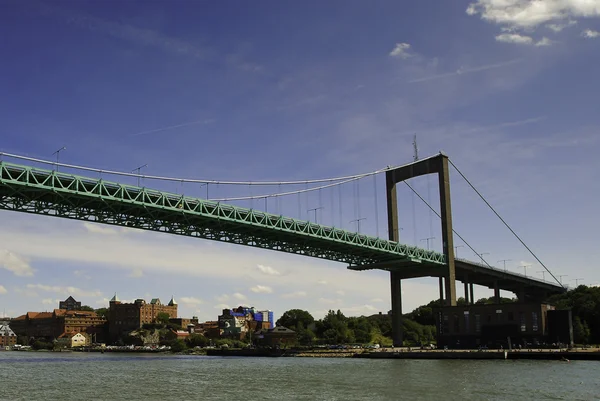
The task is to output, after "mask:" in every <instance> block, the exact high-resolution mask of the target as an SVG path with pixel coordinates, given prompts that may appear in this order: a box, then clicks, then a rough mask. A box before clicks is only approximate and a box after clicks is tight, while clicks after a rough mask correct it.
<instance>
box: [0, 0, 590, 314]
mask: <svg viewBox="0 0 600 401" xmlns="http://www.w3.org/2000/svg"><path fill="white" fill-rule="evenodd" d="M0 7H1V12H0V37H2V38H3V40H2V41H0V54H2V57H1V58H0V60H1V61H0V91H1V92H2V94H3V96H2V97H0V138H1V139H2V140H1V141H0V151H3V152H9V153H16V154H21V155H27V156H31V157H38V158H43V159H52V158H53V156H52V153H53V152H54V151H55V150H56V149H58V148H60V147H62V146H66V147H67V149H66V150H65V151H63V152H61V154H60V158H61V161H62V162H65V163H72V164H79V165H85V166H92V167H98V168H104V169H113V170H122V171H131V170H132V169H134V168H136V167H138V166H141V165H143V164H148V167H146V168H144V172H145V173H146V174H156V175H165V176H167V175H168V176H175V177H188V178H202V179H217V180H250V181H259V180H295V179H298V180H300V179H308V178H323V177H333V176H340V175H347V174H355V173H361V172H367V171H373V170H376V169H379V168H382V167H385V166H387V165H398V164H404V163H406V162H408V161H410V160H411V158H412V152H413V150H412V145H411V143H412V136H413V135H414V134H415V133H416V134H417V137H418V143H419V152H420V155H421V156H422V157H425V156H428V155H432V154H435V153H437V152H438V151H440V150H443V151H444V152H446V153H447V154H448V155H449V156H450V158H451V159H452V160H453V161H454V162H455V163H456V164H457V166H458V167H459V168H460V169H461V170H462V171H463V172H464V173H465V174H466V175H467V176H468V178H469V179H470V180H471V181H472V182H473V183H474V184H475V185H476V186H477V187H478V189H480V190H481V191H482V192H483V194H484V195H485V196H486V197H487V198H488V199H489V200H490V201H491V202H492V204H493V205H495V206H496V207H497V209H498V211H499V212H500V213H501V214H502V216H503V217H504V218H505V219H506V220H507V221H508V222H509V223H510V224H512V226H513V227H514V228H515V230H516V231H517V232H518V233H519V234H520V235H522V237H523V238H524V240H525V241H526V242H527V244H528V245H530V247H531V248H532V249H533V250H534V251H535V252H536V253H537V254H538V256H539V257H540V258H541V260H542V261H543V262H544V263H545V264H546V265H547V266H548V267H549V268H550V269H551V270H552V271H553V272H554V273H555V274H556V275H558V274H561V275H567V276H566V277H564V278H563V280H564V281H565V282H567V283H568V284H571V285H572V284H575V282H574V281H572V280H574V279H579V278H583V279H584V281H583V282H584V283H586V284H589V285H592V284H598V283H599V282H600V276H599V275H598V273H597V269H595V263H596V261H597V260H598V259H599V258H600V252H599V251H598V247H597V244H596V242H597V236H596V233H595V231H596V229H597V225H598V222H599V219H598V217H597V216H598V213H597V198H598V196H600V184H599V182H600V180H599V179H598V178H599V177H598V171H600V162H599V161H598V159H597V157H596V154H597V153H598V151H599V150H600V133H599V132H598V128H599V126H600V115H599V114H598V112H597V110H598V93H600V80H598V79H597V78H598V68H597V66H598V65H599V63H600V51H599V50H600V33H599V31H600V18H599V17H600V0H594V1H591V0H588V1H582V0H552V1H550V0H538V1H536V2H531V1H525V0H509V1H506V0H470V1H458V0H457V1H451V2H450V1H432V0H421V1H419V2H407V1H401V2H398V1H378V2H376V3H367V2H363V1H329V2H312V1H304V2H282V1H262V2H253V3H250V2H245V3H242V2H229V1H222V2H150V3H148V2H144V3H142V2H133V1H132V2H90V1H78V2H75V1H71V2H67V1H63V2H56V1H49V2H30V1H7V2H4V3H2V5H1V6H0ZM127 180H128V179H124V182H130V183H134V182H135V180H132V179H129V181H127ZM413 184H414V186H415V188H416V189H417V190H418V191H419V192H420V193H421V194H423V196H424V197H426V198H427V199H431V200H433V199H435V196H436V194H437V189H436V185H435V182H434V180H433V178H431V179H427V178H421V179H417V180H414V182H413ZM145 185H148V186H154V187H157V188H159V189H163V190H168V191H172V192H179V191H184V193H186V194H190V195H195V196H204V195H203V194H204V192H203V191H204V189H202V188H199V187H197V186H192V185H186V186H179V185H178V184H173V183H160V182H145ZM375 186H377V188H378V189H379V195H378V198H377V203H375V202H376V200H375V195H374V187H375ZM359 188H360V202H359V203H360V206H361V215H360V216H359V217H367V220H365V221H364V222H363V226H362V228H361V231H364V232H367V233H369V234H373V235H376V234H377V233H378V234H379V235H381V236H385V235H386V233H385V224H384V217H385V216H384V212H385V206H384V204H383V203H382V202H383V192H382V191H383V181H382V180H381V179H379V180H378V181H377V182H376V184H374V183H373V182H372V181H371V180H364V182H361V184H359ZM278 189H279V188H278ZM286 189H288V188H283V190H286ZM264 190H266V189H265V188H257V189H254V188H253V189H252V190H250V189H249V188H246V187H243V188H233V189H232V188H225V187H219V188H211V194H210V196H211V197H217V196H221V197H224V196H233V195H240V196H244V195H250V193H252V194H254V195H256V194H257V193H263V192H261V191H264ZM355 190H356V188H353V187H352V185H347V186H345V188H344V189H343V198H344V201H343V204H344V213H343V216H342V219H341V220H340V219H339V218H338V214H339V213H338V212H339V211H338V210H335V209H336V208H335V207H330V206H329V205H330V204H334V203H335V202H337V198H335V196H336V194H335V193H334V192H331V193H329V192H326V191H322V193H321V194H320V195H317V193H312V194H311V195H309V196H308V197H305V198H303V199H301V200H300V203H301V204H300V205H298V203H299V201H298V200H297V199H296V198H291V199H287V198H286V199H284V200H283V201H282V202H281V203H277V204H275V203H273V204H271V205H270V206H269V207H270V208H271V209H270V211H273V210H275V209H274V208H277V212H278V213H279V212H282V213H285V214H287V215H290V216H292V217H300V218H302V219H308V218H310V217H311V216H313V215H311V214H310V213H308V212H307V210H308V209H309V208H312V207H317V206H324V207H325V209H323V210H322V211H321V214H320V215H319V219H320V221H321V222H323V223H324V224H335V225H336V226H339V225H340V224H341V225H342V227H343V228H346V229H352V228H353V227H354V228H356V227H355V226H353V225H352V224H351V223H350V222H349V221H350V220H352V219H353V218H354V217H356V215H357V212H354V214H353V211H354V210H356V208H357V201H355V200H354V199H353V198H352V197H351V196H352V194H353V193H354V192H353V191H355ZM253 191H255V192H253ZM334 198H335V199H334ZM399 199H400V201H401V209H400V219H401V223H400V225H401V226H402V227H403V230H402V232H401V236H402V240H403V242H406V243H409V244H415V243H416V244H417V245H419V246H423V247H424V246H426V243H425V242H424V241H422V240H423V239H424V238H427V237H433V236H435V237H436V239H435V240H433V241H432V243H431V247H432V248H433V249H439V248H440V245H439V238H440V235H439V228H438V226H439V222H438V221H437V220H436V219H435V217H430V214H429V213H428V211H427V208H426V206H424V205H423V204H422V202H420V201H418V200H417V201H415V207H414V209H413V207H412V197H411V194H410V193H409V191H408V190H407V188H401V189H400V190H399ZM452 200H453V207H454V223H455V228H456V229H457V231H458V232H459V233H461V235H463V236H464V237H465V238H466V239H467V241H469V243H470V244H471V245H472V246H473V247H474V248H475V249H476V250H477V251H478V252H483V253H489V255H486V259H487V260H488V261H489V262H490V263H491V264H495V265H499V263H498V262H497V261H498V260H501V259H511V261H510V262H508V264H507V267H508V268H509V269H511V270H513V271H519V272H522V271H523V268H521V267H519V266H520V265H522V264H532V266H531V267H530V268H529V269H528V274H530V275H536V276H538V277H541V274H540V273H538V271H540V270H542V268H541V266H539V264H537V263H536V262H535V260H534V259H533V258H532V256H531V255H529V254H528V253H527V252H526V251H525V250H524V249H523V247H522V246H521V245H520V244H519V243H518V242H517V241H516V240H515V239H514V238H513V237H512V236H511V235H510V233H509V232H508V230H506V229H505V228H504V227H503V226H502V225H501V224H500V223H499V222H498V221H497V219H495V218H494V216H493V215H492V214H491V213H490V212H489V210H487V209H486V207H485V205H484V204H483V203H482V202H481V201H480V200H478V199H477V198H476V196H475V195H474V194H473V193H472V192H471V191H470V190H469V188H468V187H467V186H466V184H465V183H464V182H463V181H461V179H460V177H458V175H456V174H453V175H452ZM433 203H434V204H435V202H433ZM239 204H240V205H241V206H248V207H257V208H258V207H259V202H256V203H251V204H250V203H248V202H246V203H239ZM375 205H377V206H375ZM279 209H281V210H279ZM375 210H377V217H378V218H379V219H378V221H377V223H376V218H375V215H376V213H375ZM413 210H414V212H413ZM298 211H299V212H298ZM298 213H299V214H298ZM413 216H414V220H415V221H416V222H415V223H413ZM313 218H314V217H313ZM0 222H1V227H2V229H1V230H0V313H4V311H6V312H5V313H6V314H7V315H18V314H21V313H24V312H26V311H28V310H36V311H39V310H51V309H52V308H55V307H57V300H58V299H65V298H66V297H67V296H68V295H71V294H72V295H74V296H75V297H76V298H77V299H80V300H81V301H83V302H84V303H87V304H90V305H92V306H94V307H100V306H104V305H105V304H106V301H107V299H108V298H110V297H111V296H112V295H113V294H114V292H118V294H119V296H120V297H121V298H122V299H125V300H129V299H135V298H138V297H145V298H150V297H160V298H161V299H163V300H164V301H166V300H168V298H170V296H171V295H175V297H176V299H178V300H179V302H180V310H181V313H180V314H181V315H182V316H190V315H198V316H199V317H200V318H201V319H214V318H216V316H217V314H218V313H219V309H220V308H222V307H224V306H236V305H239V304H250V305H254V306H256V307H259V308H261V309H272V310H274V311H275V313H276V315H280V314H281V313H283V312H284V311H285V310H287V309H290V308H292V307H298V308H303V309H307V310H309V311H311V312H312V313H314V314H315V316H317V317H321V316H322V315H323V314H324V313H325V311H326V310H327V309H330V308H334V309H338V308H339V309H342V311H344V312H346V313H348V314H350V315H357V314H363V313H364V314H371V313H376V312H378V311H383V312H385V311H387V310H388V309H389V294H388V292H389V290H388V288H389V284H388V277H387V275H386V274H385V273H383V272H371V273H356V272H350V271H347V270H346V269H345V266H343V265H340V264H336V263H331V262H325V261H320V260H314V259H308V258H302V257H298V256H292V255H286V254H281V253H277V252H269V251H262V250H256V249H251V248H244V247H235V246H229V245H225V244H219V243H212V242H207V241H201V240H194V239H189V238H179V237H171V236H168V235H161V234H155V233H148V232H139V231H131V230H122V229H116V228H112V227H106V226H99V225H93V224H84V223H82V222H73V221H65V220H59V219H52V218H45V217H39V216H29V215H25V214H19V213H9V212H0ZM458 244H460V242H457V245H458ZM458 252H459V256H464V257H467V258H472V259H475V258H474V255H473V252H471V251H467V248H459V250H458ZM403 289H404V308H405V310H406V311H409V310H411V309H412V308H414V307H416V306H418V305H419V304H422V303H425V302H428V301H429V300H430V299H432V298H435V297H436V296H437V295H436V291H437V285H436V281H435V280H434V279H419V280H410V281H406V282H405V283H404V284H403ZM476 292H477V293H476V296H487V295H489V291H487V290H485V289H478V290H477V291H476Z"/></svg>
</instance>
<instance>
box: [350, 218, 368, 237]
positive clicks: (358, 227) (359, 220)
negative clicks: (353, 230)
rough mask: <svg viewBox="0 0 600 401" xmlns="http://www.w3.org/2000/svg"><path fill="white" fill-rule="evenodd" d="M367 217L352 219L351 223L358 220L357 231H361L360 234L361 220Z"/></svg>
mask: <svg viewBox="0 0 600 401" xmlns="http://www.w3.org/2000/svg"><path fill="white" fill-rule="evenodd" d="M366 219H367V218H366V217H361V218H359V219H354V220H350V223H354V222H356V226H357V230H358V231H357V233H359V234H360V222H361V221H362V220H366Z"/></svg>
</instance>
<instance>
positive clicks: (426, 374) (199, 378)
mask: <svg viewBox="0 0 600 401" xmlns="http://www.w3.org/2000/svg"><path fill="white" fill-rule="evenodd" d="M0 399H2V400H17V399H21V400H117V399H119V400H121V399H126V400H166V399H171V400H183V399H185V400H222V399H232V400H600V362H585V361H581V362H580V361H572V362H568V363H567V362H555V361H426V360H367V359H325V358H314V359H313V358H231V357H230V358H220V357H203V356H169V355H141V354H135V355H132V354H109V353H106V354H96V353H90V354H88V353H41V352H38V353H36V352H0Z"/></svg>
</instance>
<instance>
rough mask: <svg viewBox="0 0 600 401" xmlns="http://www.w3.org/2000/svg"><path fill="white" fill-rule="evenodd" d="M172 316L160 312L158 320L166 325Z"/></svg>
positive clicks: (157, 316)
mask: <svg viewBox="0 0 600 401" xmlns="http://www.w3.org/2000/svg"><path fill="white" fill-rule="evenodd" d="M170 318H171V317H170V316H169V314H168V313H166V312H160V313H159V314H158V315H156V322H157V323H160V324H162V325H165V326H166V325H167V324H169V319H170Z"/></svg>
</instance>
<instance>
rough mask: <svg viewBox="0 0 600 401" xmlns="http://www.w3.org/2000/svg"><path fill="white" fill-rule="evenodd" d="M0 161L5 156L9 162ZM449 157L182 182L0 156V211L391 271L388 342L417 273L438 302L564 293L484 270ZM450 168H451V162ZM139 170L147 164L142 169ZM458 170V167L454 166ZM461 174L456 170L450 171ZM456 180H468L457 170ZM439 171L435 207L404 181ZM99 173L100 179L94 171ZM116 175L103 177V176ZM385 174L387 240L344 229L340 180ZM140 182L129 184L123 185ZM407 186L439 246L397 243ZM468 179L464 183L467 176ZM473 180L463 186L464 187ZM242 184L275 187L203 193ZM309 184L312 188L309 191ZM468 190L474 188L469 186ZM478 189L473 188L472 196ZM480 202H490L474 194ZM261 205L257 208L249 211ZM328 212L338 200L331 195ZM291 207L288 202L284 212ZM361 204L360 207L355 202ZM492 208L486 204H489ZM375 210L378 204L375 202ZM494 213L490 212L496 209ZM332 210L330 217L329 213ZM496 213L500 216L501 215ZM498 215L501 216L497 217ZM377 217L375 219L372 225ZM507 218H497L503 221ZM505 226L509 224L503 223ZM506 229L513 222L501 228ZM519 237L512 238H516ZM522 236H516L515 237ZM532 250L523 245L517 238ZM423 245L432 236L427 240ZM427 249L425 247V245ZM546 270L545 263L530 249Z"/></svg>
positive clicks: (398, 338)
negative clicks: (433, 218) (465, 255)
mask: <svg viewBox="0 0 600 401" xmlns="http://www.w3.org/2000/svg"><path fill="white" fill-rule="evenodd" d="M5 159H10V161H7V160H5ZM449 163H450V164H451V165H453V164H452V162H451V161H449V159H448V157H447V156H446V155H444V154H442V153H440V154H438V155H435V156H432V157H429V158H426V159H422V160H415V161H414V162H412V163H409V164H406V165H403V166H395V167H391V166H390V167H386V168H383V169H380V170H377V171H373V172H369V173H364V174H358V175H353V176H345V177H335V178H329V179H319V180H300V181H272V182H243V181H216V180H200V179H182V178H176V177H161V176H151V175H145V174H140V168H141V167H140V168H137V169H135V170H137V171H135V170H134V171H132V172H129V173H127V172H121V171H110V170H102V169H97V168H91V167H85V166H77V165H70V164H65V163H59V162H58V160H57V161H56V162H53V161H48V160H42V159H37V158H31V157H26V156H21V155H15V154H9V153H0V209H4V210H10V211H17V212H25V213H33V214H39V215H48V216H54V217H62V218H69V219H76V220H83V221H92V222H96V223H103V224H112V225H118V226H124V227H130V228H137V229H142V230H150V231H158V232H164V233H169V234H177V235H184V236H190V237H197V238H203V239H208V240H215V241H222V242H228V243H232V244H239V245H246V246H252V247H257V248H263V249H270V250H276V251H281V252H287V253H293V254H297V255H304V256H310V257H316V258H321V259H326V260H331V261H335V262H340V263H344V264H346V265H347V267H348V269H351V270H356V271H364V270H373V269H378V270H385V271H389V272H390V280H391V300H392V319H393V337H394V344H395V345H400V344H402V324H401V315H402V294H401V292H402V291H401V280H403V279H409V278H416V277H438V278H439V287H440V288H439V289H440V299H441V300H442V301H443V303H444V304H446V305H448V306H454V305H456V298H457V294H456V284H455V282H456V280H459V281H461V282H463V284H464V298H465V300H466V301H467V302H468V303H473V302H474V294H473V285H474V284H475V285H481V286H485V287H488V288H491V289H494V294H495V296H496V298H497V299H499V296H500V290H505V291H510V292H513V293H515V294H516V295H517V297H518V298H519V300H520V301H522V302H527V301H539V300H544V299H545V298H547V297H548V296H550V295H553V294H557V293H562V292H564V291H565V290H566V288H565V287H564V286H563V285H562V284H561V283H560V282H559V281H558V280H556V282H549V281H546V280H539V279H536V278H534V277H530V276H526V275H525V274H519V273H515V272H510V271H506V270H502V269H499V268H496V267H493V266H491V265H490V264H489V263H487V261H486V260H485V259H484V258H483V257H482V255H481V254H478V253H477V252H475V250H474V249H473V248H472V247H471V246H470V245H469V244H468V242H466V241H465V240H464V239H463V238H462V237H461V236H460V235H459V234H458V233H456V232H455V231H454V230H453V228H452V210H451V204H450V178H449ZM453 166H454V165H453ZM142 167H144V166H142ZM454 167H455V168H456V166H454ZM457 170H458V169H457ZM459 173H460V174H461V176H463V178H465V180H466V177H465V176H464V175H463V174H462V173H461V172H460V171H459ZM429 174H437V176H438V182H439V194H440V213H438V212H437V211H435V210H434V208H432V207H431V205H430V203H429V202H427V201H426V200H425V199H424V198H423V197H422V196H421V195H420V194H418V193H417V192H416V191H415V190H414V189H413V188H412V187H411V186H410V185H409V184H408V183H406V181H407V180H408V179H410V178H414V177H418V176H421V175H429ZM95 175H97V177H94V176H95ZM107 176H110V177H116V179H111V180H106V179H105V178H104V177H107ZM379 176H385V181H386V184H385V186H386V194H385V195H386V204H387V222H388V228H387V232H388V238H387V239H385V238H380V237H379V228H378V227H377V229H376V231H377V233H376V235H367V234H364V233H361V232H360V231H361V230H360V222H361V220H364V218H363V217H361V215H360V211H359V210H357V207H356V205H355V207H354V217H355V219H353V220H351V222H354V223H356V230H355V231H353V230H348V229H343V228H341V226H343V224H342V221H343V217H342V216H343V214H342V207H343V205H344V203H345V199H346V198H347V197H344V196H342V192H341V190H340V189H339V188H341V187H342V186H343V185H344V184H348V185H354V188H353V196H354V197H357V198H360V195H359V193H358V192H359V190H360V185H359V184H357V183H358V182H359V181H360V180H364V179H366V178H368V177H373V183H374V196H375V199H377V192H378V191H377V181H376V180H377V177H379ZM132 179H134V180H137V182H136V183H135V185H134V184H131V183H129V182H124V181H127V180H132ZM140 179H141V180H144V182H146V181H157V182H162V183H165V182H167V183H169V182H170V183H174V184H175V185H177V184H178V185H180V187H181V193H173V192H169V191H164V190H159V189H152V188H147V187H145V186H140ZM402 182H404V183H406V184H407V185H408V187H409V188H410V189H411V190H412V191H413V192H414V193H415V195H416V196H417V197H418V198H420V199H421V200H422V201H423V202H425V203H426V204H427V206H428V207H429V208H430V209H431V211H432V212H434V213H435V214H437V215H438V216H439V218H440V220H441V226H442V252H437V251H434V250H430V249H423V248H420V247H417V246H415V245H407V244H403V243H401V242H400V237H399V232H400V227H399V226H398V206H397V200H396V193H397V190H396V185H397V184H398V183H402ZM467 182H468V180H467ZM469 184H470V183H469ZM184 185H188V186H190V185H195V186H196V188H204V187H206V188H205V189H206V195H205V196H203V197H201V196H186V195H184V191H183V187H184ZM210 185H212V186H213V188H214V187H215V186H220V187H227V186H238V187H239V186H241V187H244V188H245V187H246V186H248V188H250V189H251V190H252V188H253V187H255V186H260V187H265V186H267V187H271V188H276V189H278V191H274V192H273V191H271V192H269V193H262V194H258V195H250V196H223V197H218V196H217V197H215V196H213V197H209V192H208V191H209V186H210ZM288 186H304V188H302V189H294V190H291V191H283V192H282V191H281V188H282V187H288ZM309 186H310V187H309ZM336 188H337V189H338V202H337V206H338V209H339V219H338V222H339V227H337V228H336V227H335V224H331V225H324V224H319V223H318V218H317V217H318V214H317V213H318V211H319V210H320V209H323V206H322V203H323V200H322V199H321V197H322V193H323V192H324V191H330V192H331V193H332V194H333V193H334V192H335V189H336ZM473 189H474V190H475V191H476V192H477V190H476V189H475V187H473ZM309 193H312V194H315V193H317V194H318V197H319V206H318V207H313V208H309V207H308V206H310V205H309V204H308V198H306V199H305V204H304V205H303V206H305V208H306V209H305V210H306V213H307V216H308V214H309V213H310V212H313V213H314V221H308V219H302V218H300V216H301V215H302V207H301V200H302V196H307V195H308V194H309ZM477 193H478V194H479V192H477ZM290 197H297V199H298V215H297V216H294V217H289V216H286V215H284V213H283V211H284V209H285V205H282V203H281V199H289V198H290ZM481 198H482V199H483V201H484V202H486V203H487V204H488V206H490V207H491V205H489V203H488V202H487V201H486V200H485V198H483V196H481ZM269 200H271V204H272V203H273V202H275V203H276V207H275V208H276V209H277V211H278V213H272V212H271V213H269V212H268V211H267V209H268V207H269ZM261 201H263V202H264V210H259V208H255V207H253V206H254V204H255V203H256V204H257V205H260V202H261ZM236 202H246V203H248V202H250V206H251V207H242V206H236V205H234V203H236ZM331 205H332V207H331V209H334V205H335V200H334V198H333V196H332V197H331ZM288 209H289V208H288ZM358 209H360V206H358ZM492 210H493V209H492ZM375 212H376V213H377V201H376V202H375ZM494 213H495V211H494ZM333 216H334V215H333V213H332V214H331V222H332V223H334V222H335V218H334V217H333ZM498 217H500V216H499V215H498ZM500 219H501V220H502V218H501V217H500ZM377 220H378V218H376V225H377ZM502 221H503V222H504V220H502ZM505 224H506V223H505ZM506 225H507V227H508V228H509V230H510V231H511V232H512V233H513V234H515V236H516V233H514V231H513V230H512V228H510V226H508V224H506ZM455 236H458V237H459V238H460V239H461V240H463V242H464V243H465V244H466V245H467V246H468V247H469V248H471V249H472V250H473V251H474V252H475V254H478V255H479V259H480V260H481V261H480V262H474V261H469V260H466V259H457V258H455V254H454V245H453V243H454V242H453V241H454V237H455ZM517 238H518V236H517ZM519 241H521V239H520V238H519ZM521 242H522V244H523V246H525V247H526V248H527V249H528V250H529V251H530V249H529V248H528V247H527V245H526V244H525V243H524V242H523V241H521ZM428 245H429V242H428ZM428 248H429V247H428ZM531 254H532V255H533V256H534V257H535V258H536V260H538V262H539V263H540V264H541V265H542V266H543V267H544V268H545V269H546V271H547V272H548V273H549V274H550V276H552V278H555V277H554V276H553V275H552V273H551V272H550V271H549V270H548V269H547V268H546V267H545V266H544V264H543V263H542V262H541V261H540V260H539V259H538V258H537V256H536V255H535V254H534V253H533V252H531Z"/></svg>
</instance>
